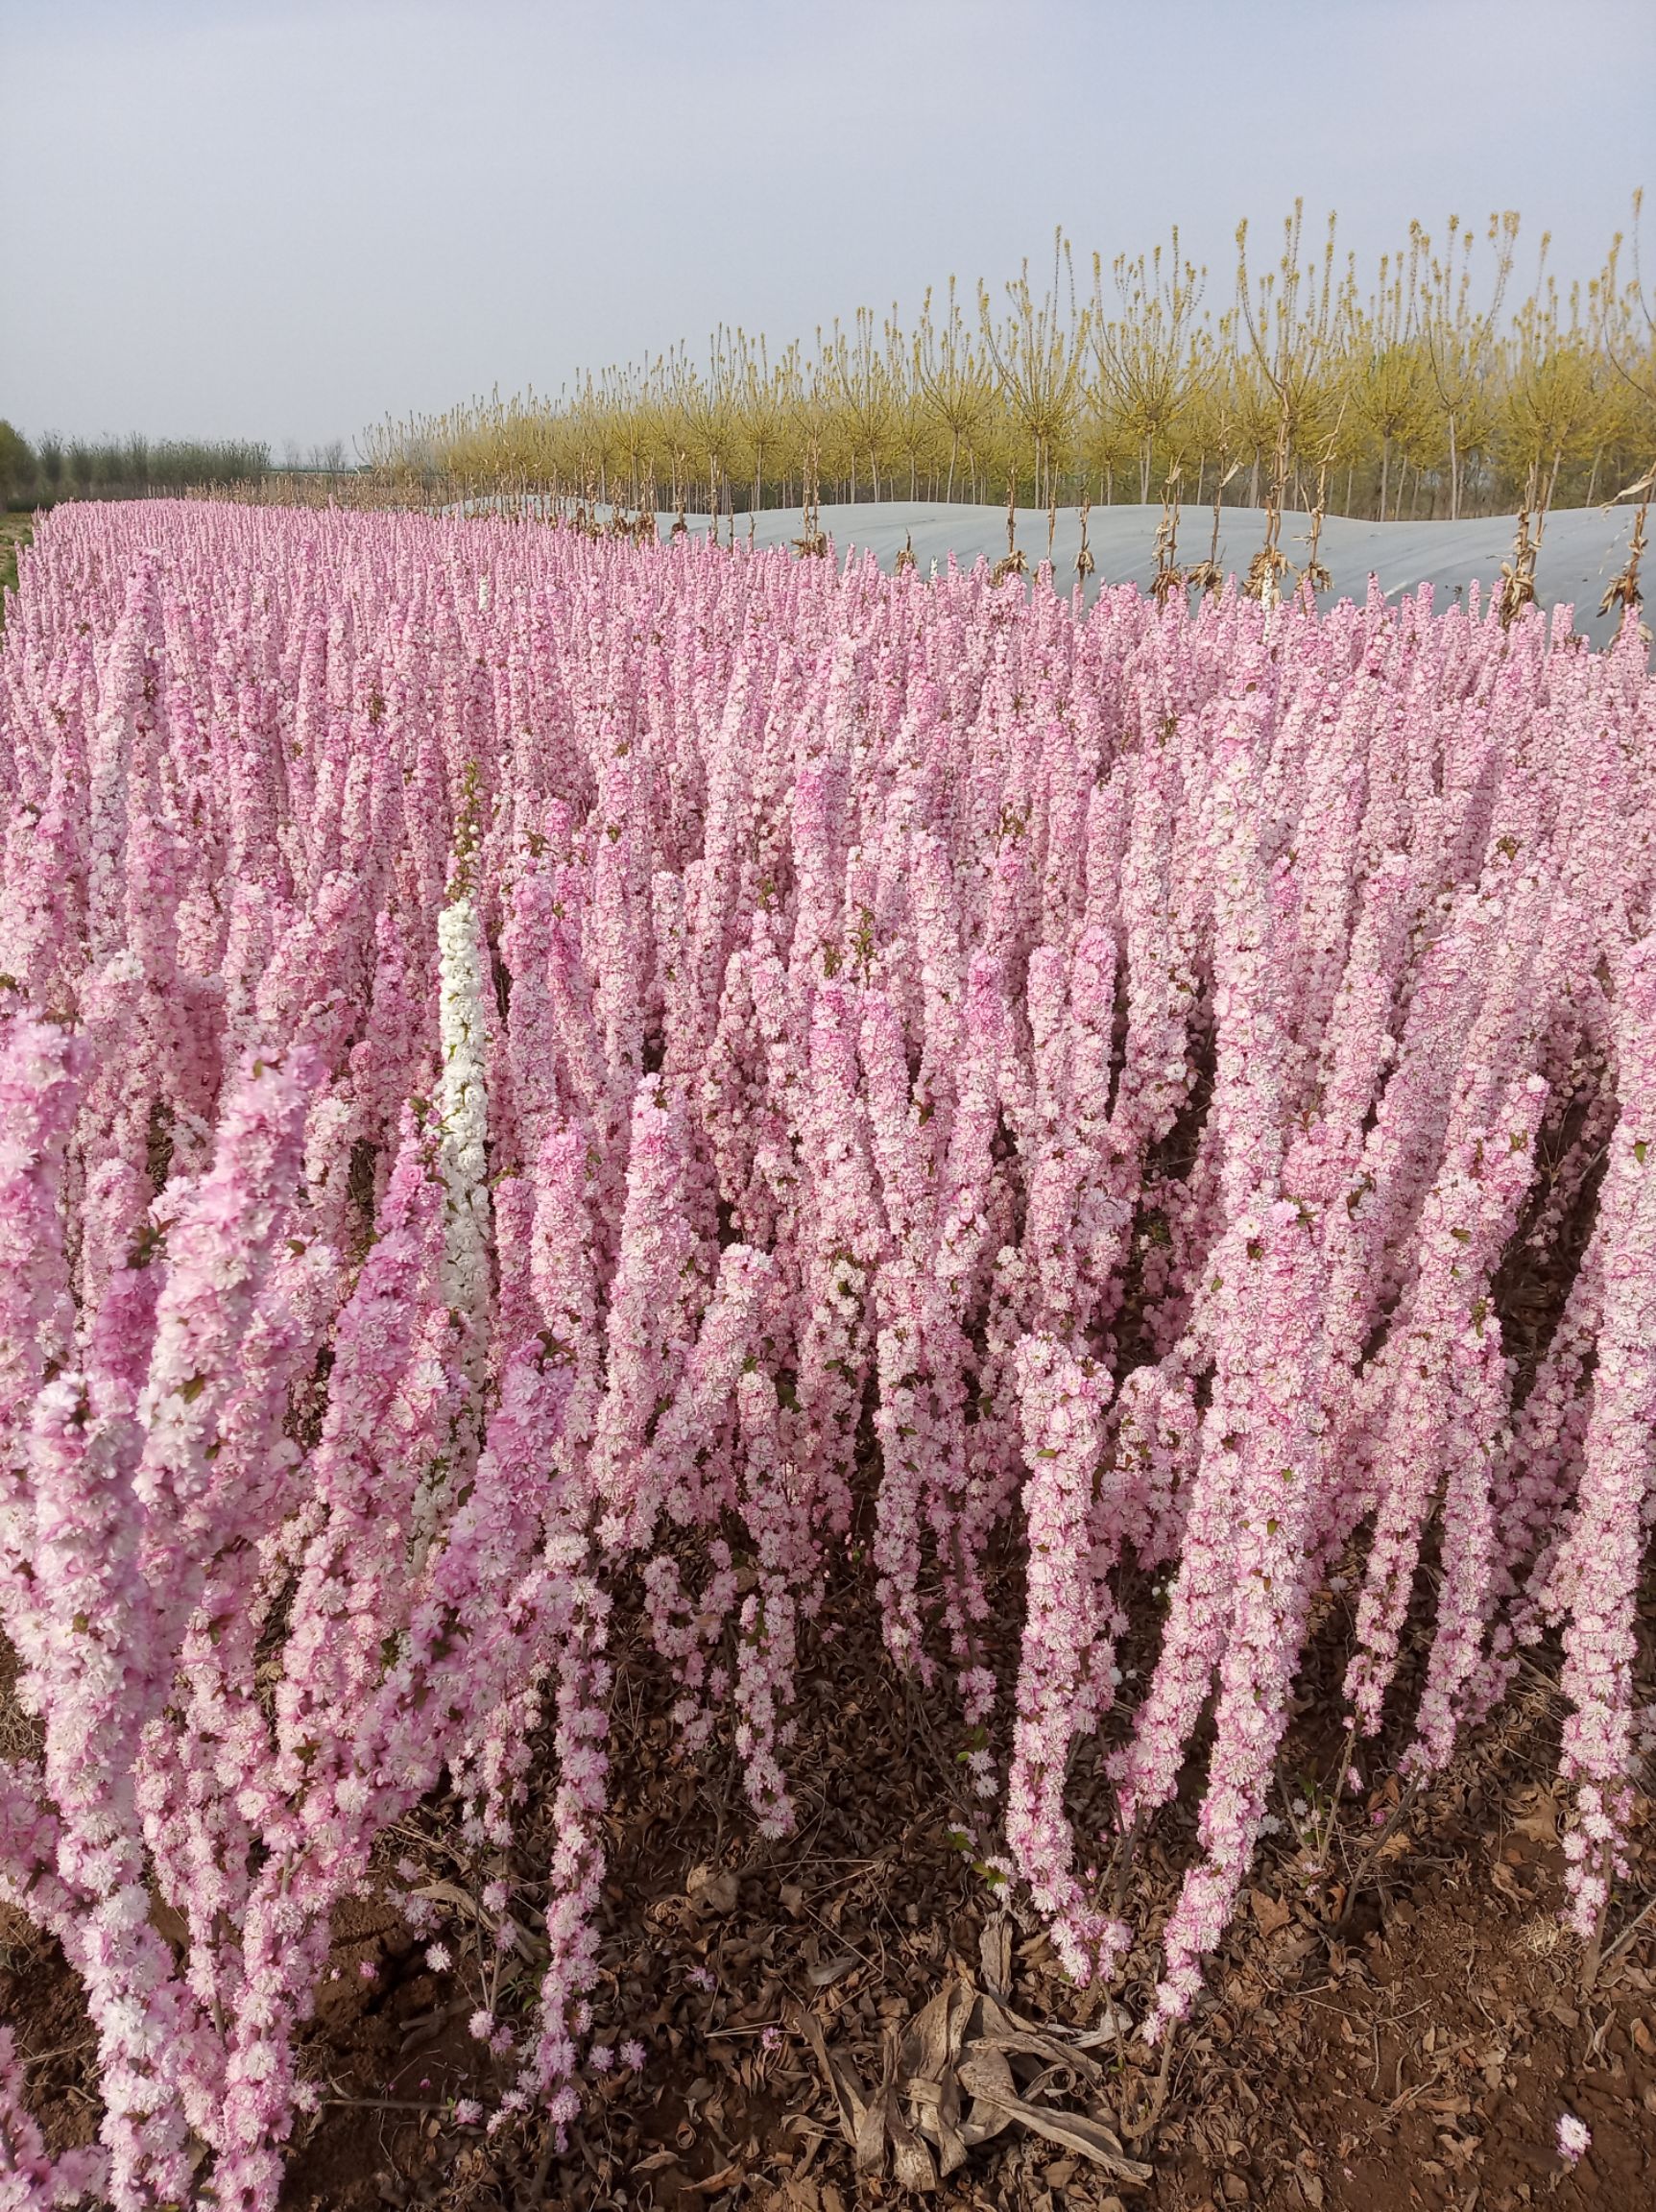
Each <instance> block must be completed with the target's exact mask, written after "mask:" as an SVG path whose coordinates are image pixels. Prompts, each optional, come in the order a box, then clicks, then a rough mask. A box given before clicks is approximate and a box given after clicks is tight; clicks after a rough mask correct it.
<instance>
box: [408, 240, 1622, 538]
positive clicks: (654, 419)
mask: <svg viewBox="0 0 1656 2212" xmlns="http://www.w3.org/2000/svg"><path fill="white" fill-rule="evenodd" d="M1637 215H1638V203H1637V201H1636V202H1635V225H1634V229H1633V232H1632V244H1631V246H1630V245H1629V244H1628V243H1627V241H1626V239H1625V238H1624V237H1623V236H1622V235H1621V234H1618V235H1617V237H1616V238H1615V240H1614V241H1613V243H1612V245H1611V248H1610V251H1609V252H1608V254H1607V255H1606V257H1605V261H1604V264H1603V267H1602V269H1601V271H1600V273H1599V275H1598V276H1596V278H1594V279H1593V280H1592V281H1591V282H1589V283H1587V284H1585V285H1583V284H1580V283H1575V284H1572V285H1569V286H1567V287H1566V286H1561V285H1560V283H1559V281H1558V280H1557V278H1556V276H1554V274H1553V273H1552V271H1551V270H1550V269H1549V267H1548V240H1547V238H1546V237H1545V236H1544V237H1543V238H1542V240H1541V241H1540V249H1539V253H1538V257H1537V263H1536V272H1535V276H1534V279H1533V282H1532V284H1531V286H1530V289H1529V290H1528V291H1527V293H1525V294H1524V295H1523V296H1522V297H1520V296H1519V288H1518V285H1517V284H1516V283H1515V272H1516V270H1517V267H1518V261H1519V218H1518V217H1517V215H1516V214H1511V213H1507V214H1499V215H1494V216H1492V217H1491V218H1490V219H1489V222H1488V224H1487V226H1486V227H1485V228H1483V229H1482V230H1479V229H1477V228H1476V227H1474V226H1471V225H1465V224H1462V223H1460V222H1459V221H1458V220H1457V219H1454V218H1452V219H1451V220H1450V222H1449V223H1448V225H1447V227H1446V228H1444V229H1443V230H1442V231H1441V232H1440V233H1438V234H1436V235H1433V234H1430V233H1428V231H1427V230H1426V229H1425V228H1423V227H1422V226H1421V225H1420V224H1418V223H1416V224H1413V225H1411V226H1410V228H1409V231H1408V235H1407V240H1406V243H1405V244H1404V247H1403V249H1402V251H1401V252H1397V253H1394V254H1388V255H1384V256H1382V257H1381V259H1380V264H1379V267H1378V270H1377V271H1376V272H1375V274H1374V277H1373V281H1372V282H1371V283H1369V284H1368V285H1367V286H1366V287H1365V285H1364V283H1363V281H1362V279H1361V277H1360V276H1359V273H1358V270H1357V266H1356V257H1355V255H1353V254H1350V253H1344V252H1341V250H1340V248H1339V245H1338V242H1337V237H1336V228H1335V222H1334V219H1333V218H1332V216H1331V218H1330V219H1329V223H1328V226H1327V230H1326V233H1325V235H1324V238H1323V240H1322V243H1321V246H1320V249H1318V248H1316V247H1315V246H1314V245H1309V246H1308V241H1307V240H1306V238H1305V237H1304V235H1303V226H1302V210H1301V209H1300V207H1299V206H1296V208H1295V211H1294V213H1293V214H1292V215H1291V216H1290V217H1289V218H1288V219H1287V221H1286V223H1285V224H1284V235H1283V241H1282V250H1281V252H1280V254H1279V255H1278V256H1277V258H1276V260H1275V264H1274V266H1270V267H1266V268H1263V269H1261V268H1260V267H1258V266H1257V265H1256V263H1255V261H1254V260H1253V259H1252V258H1251V257H1250V252H1249V241H1248V235H1247V227H1246V225H1243V226H1242V227H1241V228H1238V230H1237V232H1236V279H1235V288H1234V291H1233V293H1232V295H1231V298H1230V301H1229V303H1228V304H1217V303H1215V301H1214V299H1213V298H1212V294H1211V288H1210V284H1209V278H1208V272H1207V271H1206V270H1203V269H1198V268H1197V267H1196V266H1195V265H1194V264H1193V263H1192V262H1191V261H1190V260H1189V259H1188V258H1187V256H1186V254H1185V252H1184V251H1183V250H1182V248H1181V244H1180V240H1179V235H1178V232H1177V231H1176V230H1175V231H1174V233H1173V235H1172V238H1171V242H1170V244H1169V245H1168V246H1166V247H1165V248H1162V247H1158V248H1157V249H1156V250H1155V251H1154V252H1150V253H1147V254H1140V256H1139V257H1138V258H1136V259H1134V258H1130V257H1128V256H1125V255H1123V256H1121V257H1119V258H1118V259H1117V260H1116V262H1115V263H1114V264H1113V265H1112V266H1110V267H1108V268H1107V267H1106V266H1105V264H1104V262H1103V260H1102V258H1101V257H1100V256H1097V255H1094V257H1093V260H1092V281H1091V285H1090V286H1089V285H1088V284H1087V283H1086V282H1085V273H1084V272H1083V273H1082V275H1081V276H1078V273H1077V269H1076V265H1075V256H1074V254H1073V252H1072V249H1071V246H1070V243H1069V241H1068V240H1067V239H1066V238H1065V237H1064V235H1063V234H1062V232H1060V233H1059V234H1058V236H1057V238H1056V241H1055V246H1054V252H1053V258H1052V265H1051V270H1050V275H1049V277H1048V279H1047V281H1046V282H1045V284H1044V286H1043V285H1042V284H1041V282H1040V280H1039V279H1035V280H1033V281H1032V279H1031V276H1030V270H1029V265H1028V263H1027V262H1026V263H1025V264H1024V266H1023V268H1022V270H1021V272H1020V275H1019V276H1018V278H1017V279H1016V280H1015V281H1014V282H1012V283H1009V284H1007V285H1005V286H1004V287H1003V290H1002V294H1001V296H1000V297H999V298H998V299H996V297H995V296H994V295H993V294H992V292H991V291H990V289H989V287H988V286H986V285H984V284H981V283H980V284H979V285H978V286H977V287H976V289H975V293H974V294H972V293H968V292H967V291H965V290H963V288H962V287H960V286H959V285H957V283H956V282H955V280H954V279H953V278H950V279H949V282H948V286H947V287H946V289H945V290H944V291H943V292H942V293H941V294H933V293H930V292H928V293H927V294H926V296H925V299H924V303H923V305H922V308H921V312H920V315H919V317H918V319H917V320H916V321H915V322H914V323H913V324H912V325H905V324H904V323H903V322H902V321H901V320H900V317H899V315H898V313H897V311H896V309H895V308H894V309H893V311H892V313H891V314H890V315H888V316H885V317H881V316H879V315H877V314H876V313H875V312H874V311H873V310H871V309H859V310H858V312H857V314H856V315H855V317H854V318H853V320H852V324H851V325H850V326H849V327H846V326H845V325H841V324H839V323H835V324H834V325H831V327H829V328H827V329H819V330H818V332H817V334H816V339H815V343H814V349H807V348H806V347H805V346H804V345H801V344H799V343H797V342H796V343H793V344H790V345H787V346H785V347H784V348H782V349H781V350H780V352H779V351H776V350H773V349H772V348H771V347H770V346H769V345H768V344H767V342H766V341H765V340H764V339H763V338H762V337H759V338H756V337H752V336H750V335H749V334H748V333H747V332H745V331H744V330H741V329H739V328H738V329H733V330H732V329H728V328H721V329H720V330H718V331H716V332H715V333H714V335H713V337H712V340H711V343H710V346H709V349H708V355H707V358H706V359H705V360H703V361H699V362H698V361H696V360H693V359H692V358H691V356H690V354H689V352H688V350H687V349H685V348H684V347H683V346H680V347H678V348H675V349H671V350H669V351H668V352H666V353H663V354H661V355H660V356H659V357H657V358H656V359H654V360H652V361H649V362H647V363H645V364H643V365H642V366H636V367H628V368H620V369H607V370H603V371H600V372H597V373H590V374H587V375H584V376H583V377H581V378H580V379H578V380H577V381H576V383H575V384H574V385H573V386H572V387H570V388H566V389H565V390H564V392H562V393H561V394H560V395H559V397H557V398H555V399H547V398H543V397H539V396H537V395H536V394H535V393H534V392H532V391H531V392H528V393H525V394H520V395H517V396H516V397H512V398H502V397H500V395H499V393H498V391H496V392H495V393H494V394H493V395H492V397H490V398H488V399H481V400H473V401H471V402H468V403H466V404H463V405H460V406H457V407H454V408H452V409H450V410H449V411H448V412H447V413H445V414H442V415H437V416H414V417H411V418H409V419H408V420H406V421H387V422H385V423H383V424H382V425H380V426H379V427H378V428H377V429H375V430H374V431H372V432H371V433H370V434H369V436H368V439H367V448H368V458H369V459H370V461H371V462H372V465H373V466H374V468H375V469H376V472H378V473H379V474H381V475H382V476H390V477H394V478H396V477H400V478H402V479H404V480H407V479H411V478H425V479H428V480H429V479H435V478H439V477H441V478H445V479H448V480H450V481H454V482H458V483H460V484H462V485H465V486H468V487H470V488H476V489H482V490H490V489H493V490H498V491H505V490H507V489H508V488H511V487H515V486H520V485H524V484H529V485H540V486H549V487H554V488H556V489H558V490H560V491H562V492H564V493H574V494H576V495H577V496H589V497H592V498H595V499H597V500H599V501H601V502H613V503H615V504H624V505H628V506H632V507H636V508H642V507H656V506H660V504H662V503H663V502H665V503H668V504H671V505H673V506H675V507H677V508H679V509H680V510H684V509H685V508H691V509H697V510H703V511H708V510H710V511H713V512H720V511H728V510H731V509H737V508H747V507H763V506H792V505H797V504H800V503H801V502H802V501H803V502H804V503H805V504H807V505H809V504H811V503H812V501H813V500H814V499H815V498H817V497H822V498H833V499H893V498H900V499H907V498H917V497H924V498H926V499H946V500H947V499H967V500H977V501H982V500H994V501H997V502H998V501H1002V500H1006V499H1008V498H1009V497H1016V498H1018V499H1019V500H1020V502H1023V503H1028V504H1034V505H1039V506H1045V505H1048V504H1052V503H1063V504H1068V503H1077V502H1079V501H1081V500H1082V499H1092V500H1097V501H1100V502H1113V501H1117V500H1139V501H1147V500H1151V499H1155V498H1160V497H1162V496H1164V493H1167V492H1168V491H1169V490H1172V491H1174V492H1176V493H1177V494H1178V495H1179V496H1181V497H1182V498H1184V499H1186V500H1195V501H1197V502H1200V501H1202V500H1204V499H1212V498H1213V497H1214V496H1215V495H1219V496H1222V497H1223V498H1224V499H1225V500H1226V501H1227V502H1229V503H1232V504H1237V503H1243V502H1245V503H1247V504H1250V505H1256V506H1257V505H1260V503H1261V502H1264V503H1275V504H1277V505H1279V506H1293V507H1300V508H1309V507H1311V506H1312V505H1313V504H1316V503H1317V502H1318V501H1319V500H1320V502H1321V503H1322V504H1323V505H1324V506H1325V507H1326V508H1327V509H1328V510H1329V511H1332V512H1338V513H1343V514H1350V515H1360V516H1372V517H1380V518H1382V519H1385V518H1396V517H1405V516H1434V517H1443V516H1447V517H1459V516H1463V515H1473V514H1489V513H1503V512H1507V511H1510V510H1511V509H1513V508H1515V507H1518V506H1520V505H1528V506H1531V507H1533V508H1538V509H1540V510H1542V511H1545V510H1546V509H1547V508H1548V507H1549V506H1553V505H1590V504H1592V503H1593V502H1594V501H1595V500H1598V499H1603V498H1610V497H1614V496H1615V495H1616V494H1617V493H1619V492H1620V491H1622V490H1623V489H1624V488H1625V487H1626V486H1627V485H1628V483H1629V481H1630V480H1631V479H1636V478H1638V477H1639V476H1641V475H1642V474H1643V473H1644V471H1646V470H1647V469H1649V468H1650V465H1651V461H1652V459H1653V458H1656V321H1653V319H1652V304H1651V299H1650V296H1649V294H1648V293H1647V292H1646V290H1645V288H1644V283H1643V281H1642V276H1641V272H1640V269H1639V263H1638V253H1637V236H1638V231H1637Z"/></svg>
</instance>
